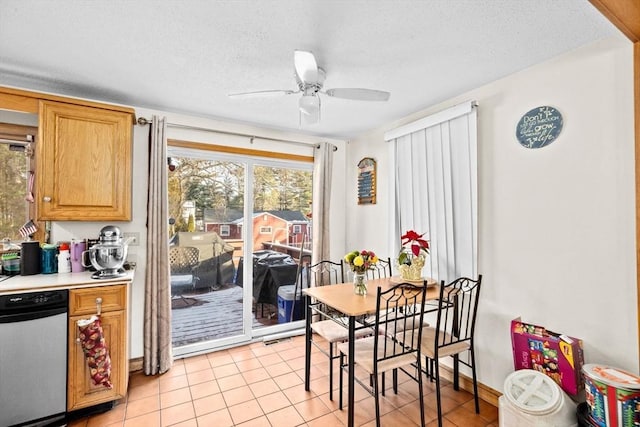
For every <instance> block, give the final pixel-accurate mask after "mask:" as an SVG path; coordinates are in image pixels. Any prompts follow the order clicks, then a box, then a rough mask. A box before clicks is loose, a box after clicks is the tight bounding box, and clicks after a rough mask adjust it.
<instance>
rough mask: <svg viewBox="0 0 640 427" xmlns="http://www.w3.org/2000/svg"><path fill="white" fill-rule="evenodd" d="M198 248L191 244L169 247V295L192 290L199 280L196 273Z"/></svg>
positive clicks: (179, 294)
mask: <svg viewBox="0 0 640 427" xmlns="http://www.w3.org/2000/svg"><path fill="white" fill-rule="evenodd" d="M198 257H199V251H198V248H194V247H192V246H174V247H172V248H170V249H169V267H170V270H171V276H170V282H171V296H182V292H184V291H185V290H193V289H195V287H196V284H197V283H198V281H199V280H200V279H199V277H198V275H197V274H196V268H197V267H198V265H199V264H200V262H199V261H198Z"/></svg>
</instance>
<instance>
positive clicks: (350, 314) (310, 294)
mask: <svg viewBox="0 0 640 427" xmlns="http://www.w3.org/2000/svg"><path fill="white" fill-rule="evenodd" d="M401 282H403V281H402V280H401V279H400V278H399V277H395V276H394V277H390V278H389V277H386V278H381V279H373V280H368V282H367V288H368V291H367V294H366V295H356V294H355V292H354V290H353V283H352V282H347V283H340V284H336V285H328V286H317V287H313V288H307V289H303V290H302V292H303V293H304V294H305V299H306V301H305V306H306V308H307V310H306V312H307V313H306V335H305V337H306V339H305V367H304V389H305V390H306V391H309V386H310V384H309V383H310V371H311V335H312V333H313V332H312V330H311V323H312V317H313V314H314V312H317V311H318V310H319V308H317V307H318V303H323V304H325V305H326V306H328V307H330V308H331V309H333V310H335V311H338V312H340V313H341V314H342V315H344V316H345V317H347V318H348V323H347V324H346V325H345V326H346V327H347V328H348V331H349V355H348V367H349V370H348V380H347V388H348V400H347V402H348V403H347V404H348V406H347V425H348V426H349V427H353V425H354V398H355V376H354V371H355V369H354V367H355V360H354V353H355V351H354V342H355V330H356V319H358V318H359V317H363V316H367V315H371V314H374V313H375V312H376V302H377V292H378V287H380V288H381V290H382V291H385V290H387V289H389V288H390V287H392V286H394V285H396V284H398V283H401ZM411 283H412V284H416V282H411ZM418 283H420V282H418ZM427 286H428V288H427V294H426V295H425V299H428V300H437V299H438V298H439V297H440V288H439V286H437V282H436V281H435V280H433V279H430V278H427ZM339 323H340V322H339Z"/></svg>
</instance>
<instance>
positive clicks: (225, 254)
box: [169, 231, 235, 290]
mask: <svg viewBox="0 0 640 427" xmlns="http://www.w3.org/2000/svg"><path fill="white" fill-rule="evenodd" d="M169 243H170V245H171V246H173V247H175V246H180V247H183V246H188V247H194V248H197V249H198V251H199V255H198V262H199V265H198V268H197V271H196V272H195V273H196V275H197V277H198V278H199V280H198V282H197V283H196V284H195V289H201V288H207V289H211V290H216V289H218V288H220V287H221V286H223V285H227V284H230V283H233V277H234V276H235V266H234V264H233V251H234V247H233V246H232V245H230V244H229V243H227V242H225V241H224V239H222V238H221V237H220V236H218V234H217V233H215V232H212V231H211V232H197V231H196V232H186V231H180V232H178V233H176V234H175V235H174V236H173V237H172V238H171V240H170V242H169Z"/></svg>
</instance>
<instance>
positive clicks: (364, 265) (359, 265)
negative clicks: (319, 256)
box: [344, 250, 378, 295]
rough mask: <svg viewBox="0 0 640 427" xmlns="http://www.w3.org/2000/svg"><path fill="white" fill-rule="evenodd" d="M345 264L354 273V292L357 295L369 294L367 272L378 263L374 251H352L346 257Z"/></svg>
mask: <svg viewBox="0 0 640 427" xmlns="http://www.w3.org/2000/svg"><path fill="white" fill-rule="evenodd" d="M344 260H345V262H346V263H347V264H348V265H349V268H351V271H353V291H354V292H355V293H356V295H366V294H367V270H371V269H372V268H373V267H374V266H375V265H376V264H377V263H378V257H377V256H376V254H375V253H374V252H373V251H367V250H362V251H352V252H349V253H348V254H346V255H345V256H344Z"/></svg>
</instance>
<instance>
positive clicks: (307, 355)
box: [304, 296, 311, 391]
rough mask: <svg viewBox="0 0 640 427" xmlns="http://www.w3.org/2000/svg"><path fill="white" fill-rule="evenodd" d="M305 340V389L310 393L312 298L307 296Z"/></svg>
mask: <svg viewBox="0 0 640 427" xmlns="http://www.w3.org/2000/svg"><path fill="white" fill-rule="evenodd" d="M304 306H305V307H306V311H307V312H306V316H305V320H306V322H305V325H306V327H305V335H304V336H305V340H304V345H305V347H304V389H305V391H309V379H310V377H311V298H310V297H309V296H305V304H304Z"/></svg>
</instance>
